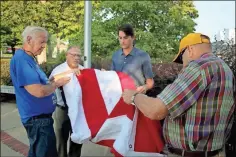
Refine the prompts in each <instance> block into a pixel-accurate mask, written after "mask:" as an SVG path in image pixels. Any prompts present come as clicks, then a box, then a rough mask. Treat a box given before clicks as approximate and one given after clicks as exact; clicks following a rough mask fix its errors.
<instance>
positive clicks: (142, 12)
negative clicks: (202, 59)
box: [74, 1, 198, 61]
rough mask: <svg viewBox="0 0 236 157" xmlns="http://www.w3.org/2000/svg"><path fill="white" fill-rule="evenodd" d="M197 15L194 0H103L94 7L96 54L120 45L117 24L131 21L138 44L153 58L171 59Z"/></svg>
mask: <svg viewBox="0 0 236 157" xmlns="http://www.w3.org/2000/svg"><path fill="white" fill-rule="evenodd" d="M197 17H198V12H197V10H196V9H195V8H194V5H193V2H192V1H100V3H99V6H98V7H93V21H92V53H93V56H101V57H106V56H111V55H112V53H113V52H114V51H115V50H117V49H118V48H119V43H118V40H117V28H118V26H119V25H121V24H124V23H130V24H132V25H133V27H134V28H135V33H136V45H137V47H139V48H141V49H143V50H145V51H147V52H148V53H149V54H150V55H151V57H152V58H155V59H158V60H162V61H163V60H164V61H170V59H172V58H173V55H174V54H176V52H177V51H178V45H179V40H180V38H182V37H183V36H184V35H186V34H188V33H189V32H193V31H194V26H195V25H196V24H195V22H194V19H195V18H197ZM80 33H83V32H80ZM78 37H79V35H78ZM74 40H75V39H74ZM77 40H78V41H79V42H81V39H79V38H77ZM75 41H76V40H75Z"/></svg>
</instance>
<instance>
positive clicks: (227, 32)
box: [216, 28, 235, 44]
mask: <svg viewBox="0 0 236 157" xmlns="http://www.w3.org/2000/svg"><path fill="white" fill-rule="evenodd" d="M221 40H222V41H225V42H229V43H230V44H235V28H232V29H224V30H222V31H219V32H218V33H217V34H216V41H221Z"/></svg>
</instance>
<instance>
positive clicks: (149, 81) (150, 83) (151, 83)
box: [146, 78, 154, 90]
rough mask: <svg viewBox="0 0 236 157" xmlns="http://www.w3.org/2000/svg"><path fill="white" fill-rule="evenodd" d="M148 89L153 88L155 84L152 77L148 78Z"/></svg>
mask: <svg viewBox="0 0 236 157" xmlns="http://www.w3.org/2000/svg"><path fill="white" fill-rule="evenodd" d="M146 86H147V90H149V89H152V87H153V86H154V80H153V79H152V78H149V79H146Z"/></svg>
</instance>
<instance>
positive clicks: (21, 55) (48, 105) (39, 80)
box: [10, 49, 55, 123]
mask: <svg viewBox="0 0 236 157" xmlns="http://www.w3.org/2000/svg"><path fill="white" fill-rule="evenodd" d="M10 75H11V79H12V82H13V85H14V88H15V95H16V104H17V107H18V110H19V113H20V117H21V121H22V123H25V122H27V120H28V119H29V118H30V117H32V116H37V115H40V114H49V113H52V112H53V111H54V110H55V105H54V102H55V101H53V99H54V94H51V95H49V96H46V97H43V98H37V97H35V96H33V95H31V94H30V93H29V92H28V91H27V90H26V89H25V88H24V86H26V85H31V84H43V85H46V84H47V83H48V78H47V76H46V75H45V73H44V72H43V71H42V70H41V69H40V67H39V66H38V64H37V63H36V62H35V60H34V59H33V57H31V56H30V55H28V54H27V53H25V52H24V51H23V50H21V49H19V50H17V51H16V53H15V55H14V56H13V57H12V59H11V63H10ZM35 90H37V89H35Z"/></svg>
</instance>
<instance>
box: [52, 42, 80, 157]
mask: <svg viewBox="0 0 236 157" xmlns="http://www.w3.org/2000/svg"><path fill="white" fill-rule="evenodd" d="M80 58H81V51H80V48H79V47H77V46H73V47H70V48H69V49H68V51H67V52H66V62H64V63H62V64H60V65H58V66H57V67H56V68H54V69H53V71H52V73H51V75H50V77H53V76H54V77H55V75H58V74H61V73H63V72H68V71H71V70H73V71H74V72H71V73H67V74H65V76H69V77H70V78H71V81H70V82H69V83H68V84H66V85H65V86H63V87H62V88H60V89H56V97H57V105H56V110H55V111H54V113H53V118H54V130H55V134H56V143H57V151H58V156H59V157H67V156H68V157H79V156H80V155H81V148H82V144H76V143H74V142H72V141H71V139H70V135H71V133H72V129H71V123H70V119H69V116H68V104H70V103H72V102H71V101H73V98H71V96H72V95H73V96H75V95H78V91H79V90H78V89H77V86H74V83H73V82H74V81H73V80H74V79H77V78H76V73H75V71H77V72H79V69H83V68H84V67H83V66H81V65H80V64H79V63H80ZM55 79H56V77H55ZM64 91H66V92H64ZM63 95H64V96H63ZM69 112H70V111H69ZM68 139H69V140H70V146H69V152H68V151H67V141H68ZM67 152H68V154H67Z"/></svg>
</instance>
